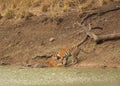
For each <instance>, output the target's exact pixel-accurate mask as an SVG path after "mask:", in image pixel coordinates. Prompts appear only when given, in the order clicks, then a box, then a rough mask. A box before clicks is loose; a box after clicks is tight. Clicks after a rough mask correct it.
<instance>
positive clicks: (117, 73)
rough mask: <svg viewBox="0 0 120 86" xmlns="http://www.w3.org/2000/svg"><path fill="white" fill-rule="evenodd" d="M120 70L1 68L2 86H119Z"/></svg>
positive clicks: (0, 82) (0, 84)
mask: <svg viewBox="0 0 120 86" xmlns="http://www.w3.org/2000/svg"><path fill="white" fill-rule="evenodd" d="M119 85H120V69H94V68H92V69H84V68H82V69H81V68H80V69H78V68H20V67H0V86H119Z"/></svg>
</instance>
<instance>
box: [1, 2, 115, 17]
mask: <svg viewBox="0 0 120 86" xmlns="http://www.w3.org/2000/svg"><path fill="white" fill-rule="evenodd" d="M111 1H115V0H10V1H9V0H0V12H1V13H2V15H7V16H13V14H14V16H18V15H17V14H19V13H20V12H21V13H22V12H23V11H26V10H27V11H31V12H32V10H31V9H33V8H34V12H35V11H37V13H38V15H40V14H41V13H47V14H48V15H50V16H52V17H54V16H56V15H60V14H62V13H64V12H69V11H71V10H77V11H79V12H80V13H82V12H83V10H84V9H88V8H96V7H99V6H102V5H103V4H107V3H109V2H111ZM38 8H39V9H38ZM13 10H14V13H13V12H11V11H13ZM8 11H10V12H8ZM34 12H33V13H34Z"/></svg>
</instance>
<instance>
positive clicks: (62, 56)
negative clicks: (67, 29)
mask: <svg viewBox="0 0 120 86" xmlns="http://www.w3.org/2000/svg"><path fill="white" fill-rule="evenodd" d="M87 38H88V36H87V35H86V36H85V37H84V38H83V39H82V40H81V42H80V43H79V44H77V45H73V46H68V47H65V48H62V49H60V50H58V51H57V52H56V53H55V54H54V55H52V57H51V58H53V59H54V63H56V65H62V66H66V65H67V64H68V58H69V57H71V56H72V65H74V64H76V63H78V54H79V52H80V50H82V49H81V48H80V45H81V44H83V43H84V42H85V41H86V40H87ZM82 51H83V50H82Z"/></svg>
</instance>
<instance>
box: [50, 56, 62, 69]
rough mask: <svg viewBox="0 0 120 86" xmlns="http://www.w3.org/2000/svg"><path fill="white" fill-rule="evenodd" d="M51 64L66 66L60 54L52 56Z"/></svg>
mask: <svg viewBox="0 0 120 86" xmlns="http://www.w3.org/2000/svg"><path fill="white" fill-rule="evenodd" d="M49 64H50V65H51V66H56V67H60V66H64V64H63V60H62V58H61V57H59V56H57V55H53V56H52V57H51V58H50V60H49Z"/></svg>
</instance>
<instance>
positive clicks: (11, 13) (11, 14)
mask: <svg viewBox="0 0 120 86" xmlns="http://www.w3.org/2000/svg"><path fill="white" fill-rule="evenodd" d="M14 17H15V12H14V10H7V12H6V13H5V18H6V19H11V18H14Z"/></svg>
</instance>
